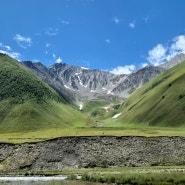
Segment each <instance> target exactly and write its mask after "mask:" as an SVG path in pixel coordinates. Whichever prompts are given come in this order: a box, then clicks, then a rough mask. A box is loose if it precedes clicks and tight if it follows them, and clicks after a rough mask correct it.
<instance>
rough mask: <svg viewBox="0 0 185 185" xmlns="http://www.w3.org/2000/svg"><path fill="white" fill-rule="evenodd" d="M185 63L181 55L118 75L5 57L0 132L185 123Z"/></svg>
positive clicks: (0, 74)
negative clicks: (158, 63)
mask: <svg viewBox="0 0 185 185" xmlns="http://www.w3.org/2000/svg"><path fill="white" fill-rule="evenodd" d="M183 60H184V61H185V54H180V55H177V56H176V57H175V58H173V59H172V60H170V61H169V62H167V63H165V64H162V65H160V66H156V67H154V66H147V67H145V68H142V69H138V70H136V71H134V72H133V73H131V74H129V75H125V74H122V75H115V74H112V73H110V72H105V71H101V70H92V69H86V68H83V67H78V66H73V65H69V64H64V63H59V64H58V63H56V64H54V65H52V66H50V67H45V66H44V65H43V64H42V63H33V62H30V61H26V62H18V61H16V60H15V59H13V58H11V57H9V56H7V55H5V54H0V87H1V88H0V133H12V132H18V133H22V132H29V131H36V130H47V129H63V128H65V129H66V128H76V127H89V126H90V127H92V126H93V127H96V126H108V125H107V123H111V124H115V123H116V124H117V126H122V125H123V124H144V125H150V126H153V125H157V126H179V125H183V124H184V120H185V116H184V115H185V114H184V111H185V106H184V105H185V99H184V97H185V89H184V81H185V62H182V61H183ZM76 105H78V106H79V107H77V106H76ZM77 109H80V110H81V111H79V110H77Z"/></svg>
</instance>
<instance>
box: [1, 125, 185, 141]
mask: <svg viewBox="0 0 185 185" xmlns="http://www.w3.org/2000/svg"><path fill="white" fill-rule="evenodd" d="M79 136H144V137H159V136H183V137H185V128H182V127H181V128H175V129H174V128H172V127H171V128H165V127H154V128H151V127H135V125H133V127H131V126H129V127H125V128H123V127H121V128H120V127H117V128H116V127H110V128H109V127H107V128H105V127H100V128H88V127H84V128H78V127H76V128H65V129H61V128H60V127H58V128H52V129H42V130H37V131H33V132H26V133H21V132H20V133H11V134H10V133H1V134H0V143H15V144H18V143H25V142H30V143H31V142H39V141H45V140H49V139H54V138H59V137H79Z"/></svg>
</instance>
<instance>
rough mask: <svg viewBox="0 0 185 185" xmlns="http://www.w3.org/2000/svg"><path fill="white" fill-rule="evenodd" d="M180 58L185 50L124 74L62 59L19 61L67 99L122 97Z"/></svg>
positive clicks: (184, 55) (183, 56)
mask: <svg viewBox="0 0 185 185" xmlns="http://www.w3.org/2000/svg"><path fill="white" fill-rule="evenodd" d="M183 60H185V54H180V55H177V56H176V57H175V58H173V59H172V60H170V61H169V62H167V63H164V64H162V65H160V66H155V67H154V66H147V67H144V68H141V69H138V70H136V71H134V72H133V73H131V74H127V75H126V74H122V75H115V74H112V73H110V72H105V71H101V70H97V69H95V70H93V69H87V68H84V67H79V66H74V65H69V64H65V63H56V64H53V65H52V66H50V67H48V68H47V67H45V66H44V65H43V64H41V63H40V62H39V63H33V62H30V61H25V62H22V64H23V65H25V66H26V67H28V68H29V69H31V71H33V72H34V73H35V74H36V75H37V76H38V77H40V78H41V79H42V80H44V81H45V82H46V83H48V84H49V85H50V86H51V87H53V88H54V89H56V90H57V91H58V92H59V93H61V94H62V95H63V96H64V97H66V98H67V99H78V98H80V99H81V100H82V101H86V100H95V99H99V98H101V99H110V97H117V98H119V99H121V100H124V99H126V98H128V97H129V96H130V95H131V94H133V93H134V92H135V91H136V90H137V89H138V88H140V87H141V86H142V85H143V84H145V83H147V82H148V81H150V80H151V79H153V78H154V77H156V76H157V75H159V74H161V73H163V72H164V71H166V70H167V69H170V68H172V67H173V66H175V65H177V64H178V63H180V62H181V61H183ZM69 95H70V96H69ZM72 97H73V98H72Z"/></svg>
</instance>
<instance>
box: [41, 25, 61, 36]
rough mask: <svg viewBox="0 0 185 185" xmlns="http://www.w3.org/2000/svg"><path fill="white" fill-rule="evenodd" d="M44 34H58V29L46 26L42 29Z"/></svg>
mask: <svg viewBox="0 0 185 185" xmlns="http://www.w3.org/2000/svg"><path fill="white" fill-rule="evenodd" d="M44 31H45V34H46V35H48V36H56V35H57V34H58V29H57V28H51V27H49V28H46V29H44Z"/></svg>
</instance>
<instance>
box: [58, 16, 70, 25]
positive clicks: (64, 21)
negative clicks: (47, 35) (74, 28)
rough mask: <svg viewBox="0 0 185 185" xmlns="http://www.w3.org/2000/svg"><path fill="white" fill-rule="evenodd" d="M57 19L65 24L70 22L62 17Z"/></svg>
mask: <svg viewBox="0 0 185 185" xmlns="http://www.w3.org/2000/svg"><path fill="white" fill-rule="evenodd" d="M59 21H60V22H61V23H62V24H66V25H68V24H70V22H69V21H66V20H63V19H60V18H59Z"/></svg>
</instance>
